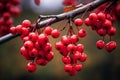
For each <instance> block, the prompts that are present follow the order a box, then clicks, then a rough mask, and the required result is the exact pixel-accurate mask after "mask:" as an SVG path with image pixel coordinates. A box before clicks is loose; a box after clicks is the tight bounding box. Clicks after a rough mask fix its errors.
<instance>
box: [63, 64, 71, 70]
mask: <svg viewBox="0 0 120 80" xmlns="http://www.w3.org/2000/svg"><path fill="white" fill-rule="evenodd" d="M64 70H65V71H66V72H71V71H72V65H71V64H66V65H65V66H64Z"/></svg>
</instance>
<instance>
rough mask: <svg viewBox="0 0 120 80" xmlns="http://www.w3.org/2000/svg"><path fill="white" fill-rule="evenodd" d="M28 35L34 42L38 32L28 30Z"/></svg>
mask: <svg viewBox="0 0 120 80" xmlns="http://www.w3.org/2000/svg"><path fill="white" fill-rule="evenodd" d="M28 37H29V39H30V40H31V41H32V42H36V41H37V39H38V34H36V33H35V32H30V33H29V35H28Z"/></svg>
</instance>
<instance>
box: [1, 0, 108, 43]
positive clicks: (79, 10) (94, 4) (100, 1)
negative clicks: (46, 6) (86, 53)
mask: <svg viewBox="0 0 120 80" xmlns="http://www.w3.org/2000/svg"><path fill="white" fill-rule="evenodd" d="M108 1H109V0H95V1H93V2H91V3H88V4H86V5H83V6H81V7H79V8H77V9H75V10H72V11H69V12H66V13H62V14H59V15H56V16H53V18H49V16H48V17H46V18H49V19H47V20H44V21H42V22H40V23H38V26H37V27H38V28H41V27H44V26H45V25H46V24H47V23H49V22H50V21H51V19H52V22H51V24H53V23H55V22H58V21H61V20H63V19H64V18H69V17H75V16H77V15H79V14H81V13H83V12H84V11H85V10H86V9H88V7H91V8H90V9H89V10H93V9H95V8H97V7H98V6H100V5H101V4H103V3H105V2H108ZM42 17H44V16H42ZM54 17H55V18H54ZM17 36H18V34H16V35H12V34H11V33H10V34H7V35H5V36H3V37H0V44H2V43H4V42H6V41H8V40H11V39H12V38H15V37H17Z"/></svg>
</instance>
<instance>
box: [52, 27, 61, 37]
mask: <svg viewBox="0 0 120 80" xmlns="http://www.w3.org/2000/svg"><path fill="white" fill-rule="evenodd" d="M51 36H52V37H53V38H58V37H59V36H60V31H59V30H58V29H54V30H52V32H51Z"/></svg>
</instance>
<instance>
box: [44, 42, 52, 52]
mask: <svg viewBox="0 0 120 80" xmlns="http://www.w3.org/2000/svg"><path fill="white" fill-rule="evenodd" d="M43 47H44V51H46V52H50V51H52V45H51V44H50V43H49V42H48V43H46V44H45V45H44V46H43Z"/></svg>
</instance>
